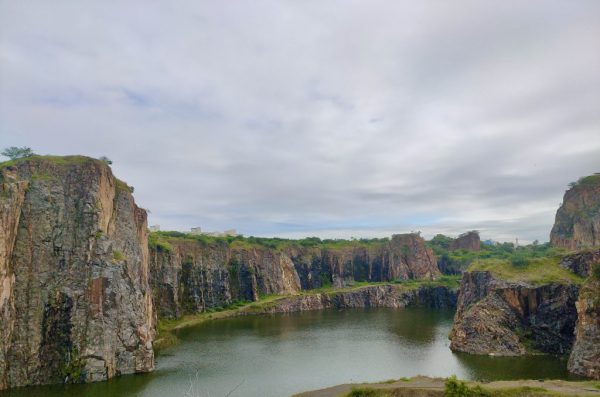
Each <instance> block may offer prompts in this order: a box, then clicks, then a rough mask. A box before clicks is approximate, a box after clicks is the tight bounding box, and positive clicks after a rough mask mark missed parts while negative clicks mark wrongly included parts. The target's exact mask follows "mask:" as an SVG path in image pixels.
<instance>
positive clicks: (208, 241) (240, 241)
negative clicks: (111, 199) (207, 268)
mask: <svg viewBox="0 0 600 397" xmlns="http://www.w3.org/2000/svg"><path fill="white" fill-rule="evenodd" d="M150 239H151V241H150V246H151V247H152V248H156V247H160V248H161V249H164V250H165V251H169V250H170V249H169V244H170V243H169V241H170V240H187V241H195V242H198V243H200V244H203V245H207V246H208V245H220V244H223V245H228V246H230V247H231V248H234V249H235V248H239V249H244V248H246V249H252V248H268V249H275V250H283V249H286V248H294V247H296V248H327V249H342V248H358V247H364V248H369V247H380V246H382V245H383V244H385V243H387V242H389V241H390V239H389V238H387V237H386V238H372V239H352V240H345V239H320V238H319V237H307V238H303V239H298V240H293V239H285V238H279V237H253V236H249V237H244V236H225V237H216V236H209V235H206V234H191V233H183V232H176V231H159V232H152V233H150Z"/></svg>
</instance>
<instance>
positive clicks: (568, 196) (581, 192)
mask: <svg viewBox="0 0 600 397" xmlns="http://www.w3.org/2000/svg"><path fill="white" fill-rule="evenodd" d="M550 242H551V243H552V245H553V246H555V247H562V248H567V249H571V250H578V249H582V248H587V247H596V246H600V174H595V175H591V176H588V177H585V178H581V179H580V180H579V181H578V182H577V183H575V184H573V186H572V187H571V188H570V189H569V190H567V191H566V192H565V195H564V198H563V203H562V204H561V206H560V208H559V209H558V211H557V212H556V220H555V222H554V226H553V227H552V231H551V233H550Z"/></svg>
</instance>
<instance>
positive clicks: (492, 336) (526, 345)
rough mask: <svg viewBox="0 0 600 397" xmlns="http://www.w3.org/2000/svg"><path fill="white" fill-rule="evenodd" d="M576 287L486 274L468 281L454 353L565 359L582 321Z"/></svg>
mask: <svg viewBox="0 0 600 397" xmlns="http://www.w3.org/2000/svg"><path fill="white" fill-rule="evenodd" d="M577 296H578V287H577V286H576V285H573V284H558V283H549V284H542V285H531V284H528V283H525V282H509V281H505V280H501V279H498V278H495V277H494V276H493V275H492V273H490V272H487V271H475V272H467V273H465V274H464V275H463V279H462V281H461V286H460V290H459V296H458V304H457V311H456V315H455V318H454V325H453V327H452V331H451V334H450V339H451V344H450V347H451V349H452V350H455V351H462V352H467V353H473V354H492V355H504V356H510V355H521V354H526V353H528V352H534V351H541V352H545V353H555V354H564V353H567V352H569V351H570V349H571V346H572V344H573V340H574V337H573V331H574V328H575V322H576V320H577V312H576V308H575V302H576V301H577Z"/></svg>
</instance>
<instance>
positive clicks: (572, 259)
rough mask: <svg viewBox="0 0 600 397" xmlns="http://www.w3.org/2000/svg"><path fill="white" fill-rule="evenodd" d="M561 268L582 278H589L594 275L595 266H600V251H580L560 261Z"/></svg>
mask: <svg viewBox="0 0 600 397" xmlns="http://www.w3.org/2000/svg"><path fill="white" fill-rule="evenodd" d="M560 266H561V267H563V268H565V269H567V270H569V271H571V272H573V273H575V274H577V275H578V276H580V277H588V276H589V275H591V274H592V268H593V267H594V266H600V250H591V251H580V252H575V253H573V254H569V255H565V256H563V258H562V259H561V261H560Z"/></svg>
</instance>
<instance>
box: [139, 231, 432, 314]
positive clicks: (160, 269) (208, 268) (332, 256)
mask: <svg viewBox="0 0 600 397" xmlns="http://www.w3.org/2000/svg"><path fill="white" fill-rule="evenodd" d="M168 244H169V246H168V247H164V246H163V247H161V246H156V247H151V252H150V266H151V268H152V271H151V284H152V288H153V291H154V299H155V302H156V306H157V310H158V313H159V316H164V317H169V318H177V317H179V316H181V315H182V314H185V313H197V312H202V311H205V310H207V309H211V308H215V307H219V306H224V305H227V304H230V303H231V302H232V301H234V300H238V299H242V300H257V299H258V297H259V295H260V294H293V293H297V292H299V291H300V290H304V289H313V288H320V287H322V286H326V285H333V286H336V287H342V286H346V285H348V284H351V283H353V282H354V281H392V280H395V279H423V278H425V279H434V278H436V277H438V276H439V274H440V273H439V270H438V268H437V263H436V259H435V257H434V255H433V252H432V251H431V249H429V248H427V247H426V246H425V241H424V240H423V239H422V238H421V237H420V236H419V235H417V234H399V235H394V236H392V239H391V240H389V241H386V242H384V243H381V244H377V245H375V246H373V247H364V246H344V247H339V248H338V247H334V248H323V247H308V248H307V247H301V246H290V247H286V248H283V249H275V248H267V247H259V246H258V247H257V246H248V245H245V244H239V245H236V244H235V243H234V244H227V243H226V242H224V241H221V242H220V243H218V244H217V243H215V244H206V243H204V242H201V241H196V240H193V239H185V238H171V239H169V240H168Z"/></svg>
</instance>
